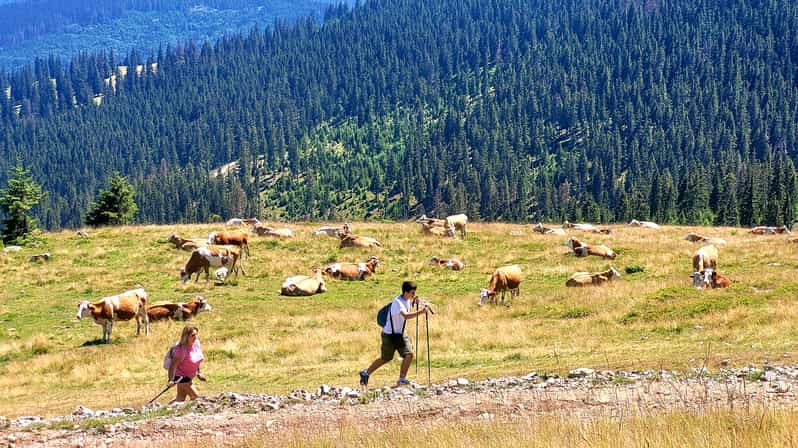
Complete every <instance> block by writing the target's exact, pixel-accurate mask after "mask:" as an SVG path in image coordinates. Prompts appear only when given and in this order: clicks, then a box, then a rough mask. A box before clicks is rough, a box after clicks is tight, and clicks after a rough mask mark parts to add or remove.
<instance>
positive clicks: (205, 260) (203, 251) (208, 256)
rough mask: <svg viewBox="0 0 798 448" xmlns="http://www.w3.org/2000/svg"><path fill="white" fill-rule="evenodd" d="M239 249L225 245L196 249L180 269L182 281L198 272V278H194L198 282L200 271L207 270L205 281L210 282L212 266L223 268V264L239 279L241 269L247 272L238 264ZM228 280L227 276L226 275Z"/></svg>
mask: <svg viewBox="0 0 798 448" xmlns="http://www.w3.org/2000/svg"><path fill="white" fill-rule="evenodd" d="M239 250H240V249H239ZM239 250H236V249H234V248H232V247H225V246H208V247H200V248H199V249H196V250H194V251H193V252H191V257H190V258H189V259H188V262H186V266H185V267H184V268H183V269H181V270H180V281H182V282H183V283H185V282H186V281H188V279H190V278H191V276H192V275H193V274H197V278H196V279H195V280H194V282H195V283H196V282H197V281H199V276H200V273H201V272H203V271H205V283H208V279H209V277H210V268H212V267H213V268H221V267H223V266H224V267H225V268H227V269H228V270H229V271H230V272H233V273H235V275H236V279H238V270H239V269H240V270H241V272H242V273H243V274H246V272H244V269H243V267H241V266H240V265H239V266H236V262H237V261H238V257H239V255H240V252H239ZM226 281H227V278H226V277H225V282H226Z"/></svg>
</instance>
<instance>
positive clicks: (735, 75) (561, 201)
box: [0, 0, 798, 228]
mask: <svg viewBox="0 0 798 448" xmlns="http://www.w3.org/2000/svg"><path fill="white" fill-rule="evenodd" d="M325 14H326V20H325V22H324V23H321V24H320V23H318V22H316V21H314V20H300V21H298V22H297V23H296V24H293V25H288V24H279V25H277V26H275V27H273V28H270V29H268V30H264V31H251V32H249V33H248V34H246V35H230V36H226V37H225V38H223V39H221V40H220V41H219V42H217V43H215V44H213V45H212V44H209V43H205V44H200V45H198V44H194V43H188V44H185V45H183V44H181V45H177V46H175V47H171V48H168V49H164V50H162V51H161V52H159V53H158V54H157V55H152V56H148V57H143V56H142V55H141V54H140V53H137V52H135V51H134V52H131V53H129V54H128V55H126V56H125V57H123V58H119V57H118V56H114V55H113V54H109V53H101V54H84V55H80V56H78V57H76V58H74V59H73V60H72V62H71V63H70V64H69V65H68V66H64V65H62V64H60V63H58V62H57V61H52V60H47V61H39V62H37V63H36V64H34V65H32V66H29V67H27V68H24V69H22V70H20V71H19V72H18V73H15V74H14V75H13V76H7V77H2V78H0V85H2V86H4V89H9V88H10V90H4V91H9V92H10V93H8V94H7V95H0V120H2V121H0V123H2V130H3V132H2V133H1V134H0V155H2V157H0V175H4V174H5V172H7V171H8V165H9V164H10V163H13V161H15V160H16V158H17V157H20V156H21V157H23V159H24V160H25V162H26V163H27V164H29V165H30V166H31V168H32V170H33V172H34V174H35V175H36V176H37V178H38V179H41V181H42V182H43V184H44V187H45V189H46V190H48V191H50V192H51V194H50V196H49V197H48V199H47V200H46V202H45V203H44V204H43V206H42V208H41V211H40V212H39V213H40V215H39V216H40V218H41V219H42V220H43V222H44V223H45V225H46V226H47V227H50V228H57V227H61V226H77V225H79V224H80V222H81V213H82V212H85V209H86V207H87V205H88V203H89V202H90V201H91V199H92V198H93V195H94V194H96V192H97V190H98V189H99V188H101V187H102V186H104V181H105V179H107V177H108V176H109V175H110V173H111V172H113V171H114V170H117V171H120V172H121V173H123V174H125V175H128V176H129V177H130V178H131V180H132V181H133V183H134V184H135V185H136V186H137V188H138V190H139V197H138V199H139V205H140V214H139V217H138V219H139V221H140V222H147V223H149V222H156V223H163V222H192V221H207V220H208V219H210V218H211V217H212V216H214V215H220V216H223V217H231V216H244V215H245V216H250V215H258V216H261V217H265V218H268V217H273V218H285V219H342V218H351V219H363V218H368V219H398V218H406V217H409V216H412V215H414V214H420V213H427V214H432V213H434V214H437V215H443V214H447V213H452V212H457V213H459V212H465V213H467V214H468V215H469V216H470V217H471V219H473V220H479V219H488V220H499V219H501V220H512V221H526V220H551V221H561V220H564V219H568V220H571V221H575V220H576V221H578V220H587V221H593V222H611V221H628V220H630V219H632V218H635V219H645V220H653V221H657V222H661V223H701V224H710V223H713V224H722V225H740V224H742V225H753V224H764V223H767V224H774V225H781V224H788V225H789V224H791V223H792V221H793V218H794V216H795V207H796V204H795V194H796V179H795V168H794V163H793V160H794V158H795V157H796V155H797V154H798V150H797V149H798V147H797V145H796V143H797V142H798V124H797V123H798V121H797V120H796V114H797V113H798V87H797V86H796V79H798V66H796V61H798V40H796V39H793V38H792V36H795V35H798V19H797V18H798V6H796V5H795V4H793V3H791V2H788V1H785V0H774V1H769V2H763V3H760V2H754V3H750V4H749V3H746V4H743V3H739V2H738V3H734V4H722V5H718V4H717V3H716V2H712V1H708V0H707V1H686V0H684V1H682V0H674V1H670V2H665V1H661V2H658V1H646V2H634V1H633V2H629V1H626V0H616V1H610V2H606V1H599V0H567V1H565V2H554V1H531V0H511V1H502V2H484V1H477V0H442V1H439V2H424V1H421V0H373V1H369V2H365V3H362V4H359V5H358V6H357V7H355V8H353V9H349V8H346V7H335V8H332V9H330V10H328V11H327V12H326V13H325ZM154 63H156V64H157V67H158V69H157V73H152V72H151V71H145V72H143V74H142V75H136V76H132V75H131V74H130V72H129V73H128V75H127V76H126V77H125V79H124V80H123V81H117V84H116V87H115V88H112V87H110V86H109V85H107V84H106V83H105V80H106V79H108V78H109V77H110V75H111V74H113V73H114V71H115V70H116V67H118V66H119V65H123V66H126V67H136V66H139V65H141V66H143V67H149V66H151V64H154ZM43 86H50V87H43ZM97 95H104V99H103V100H102V102H101V105H100V106H93V105H92V104H93V99H94V98H95V97H96V96H97ZM73 97H74V98H75V100H74V101H73V100H72V98H73ZM232 162H236V165H235V166H236V167H237V169H236V170H233V171H231V173H232V175H227V176H222V177H211V176H210V175H209V173H210V172H211V171H212V170H214V169H216V168H219V167H221V166H224V165H227V164H230V163H232Z"/></svg>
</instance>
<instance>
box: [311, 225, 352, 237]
mask: <svg viewBox="0 0 798 448" xmlns="http://www.w3.org/2000/svg"><path fill="white" fill-rule="evenodd" d="M350 233H352V226H350V225H349V223H344V224H343V225H342V226H340V227H332V226H323V227H319V228H318V229H316V230H314V231H313V235H315V236H319V235H327V236H332V237H335V238H338V239H341V238H343V237H345V236H347V235H349V234H350Z"/></svg>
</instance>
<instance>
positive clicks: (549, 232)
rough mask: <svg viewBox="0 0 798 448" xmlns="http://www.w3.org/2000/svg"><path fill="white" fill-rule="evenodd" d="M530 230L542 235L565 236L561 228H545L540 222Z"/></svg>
mask: <svg viewBox="0 0 798 448" xmlns="http://www.w3.org/2000/svg"><path fill="white" fill-rule="evenodd" d="M532 230H533V231H535V232H537V233H540V234H543V235H565V230H563V229H562V228H552V227H546V226H544V225H543V223H540V222H539V223H537V224H535V225H534V226H532Z"/></svg>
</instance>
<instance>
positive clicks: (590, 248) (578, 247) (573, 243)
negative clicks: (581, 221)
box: [566, 237, 615, 260]
mask: <svg viewBox="0 0 798 448" xmlns="http://www.w3.org/2000/svg"><path fill="white" fill-rule="evenodd" d="M566 245H567V246H568V247H570V248H571V250H572V251H573V252H574V255H576V256H577V257H587V256H588V255H595V256H597V257H602V258H606V259H609V260H614V259H615V252H613V251H612V249H610V248H609V247H607V246H605V245H603V244H587V243H583V242H581V241H579V240H577V239H576V238H574V237H571V238H569V239H568V242H567V243H566Z"/></svg>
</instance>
